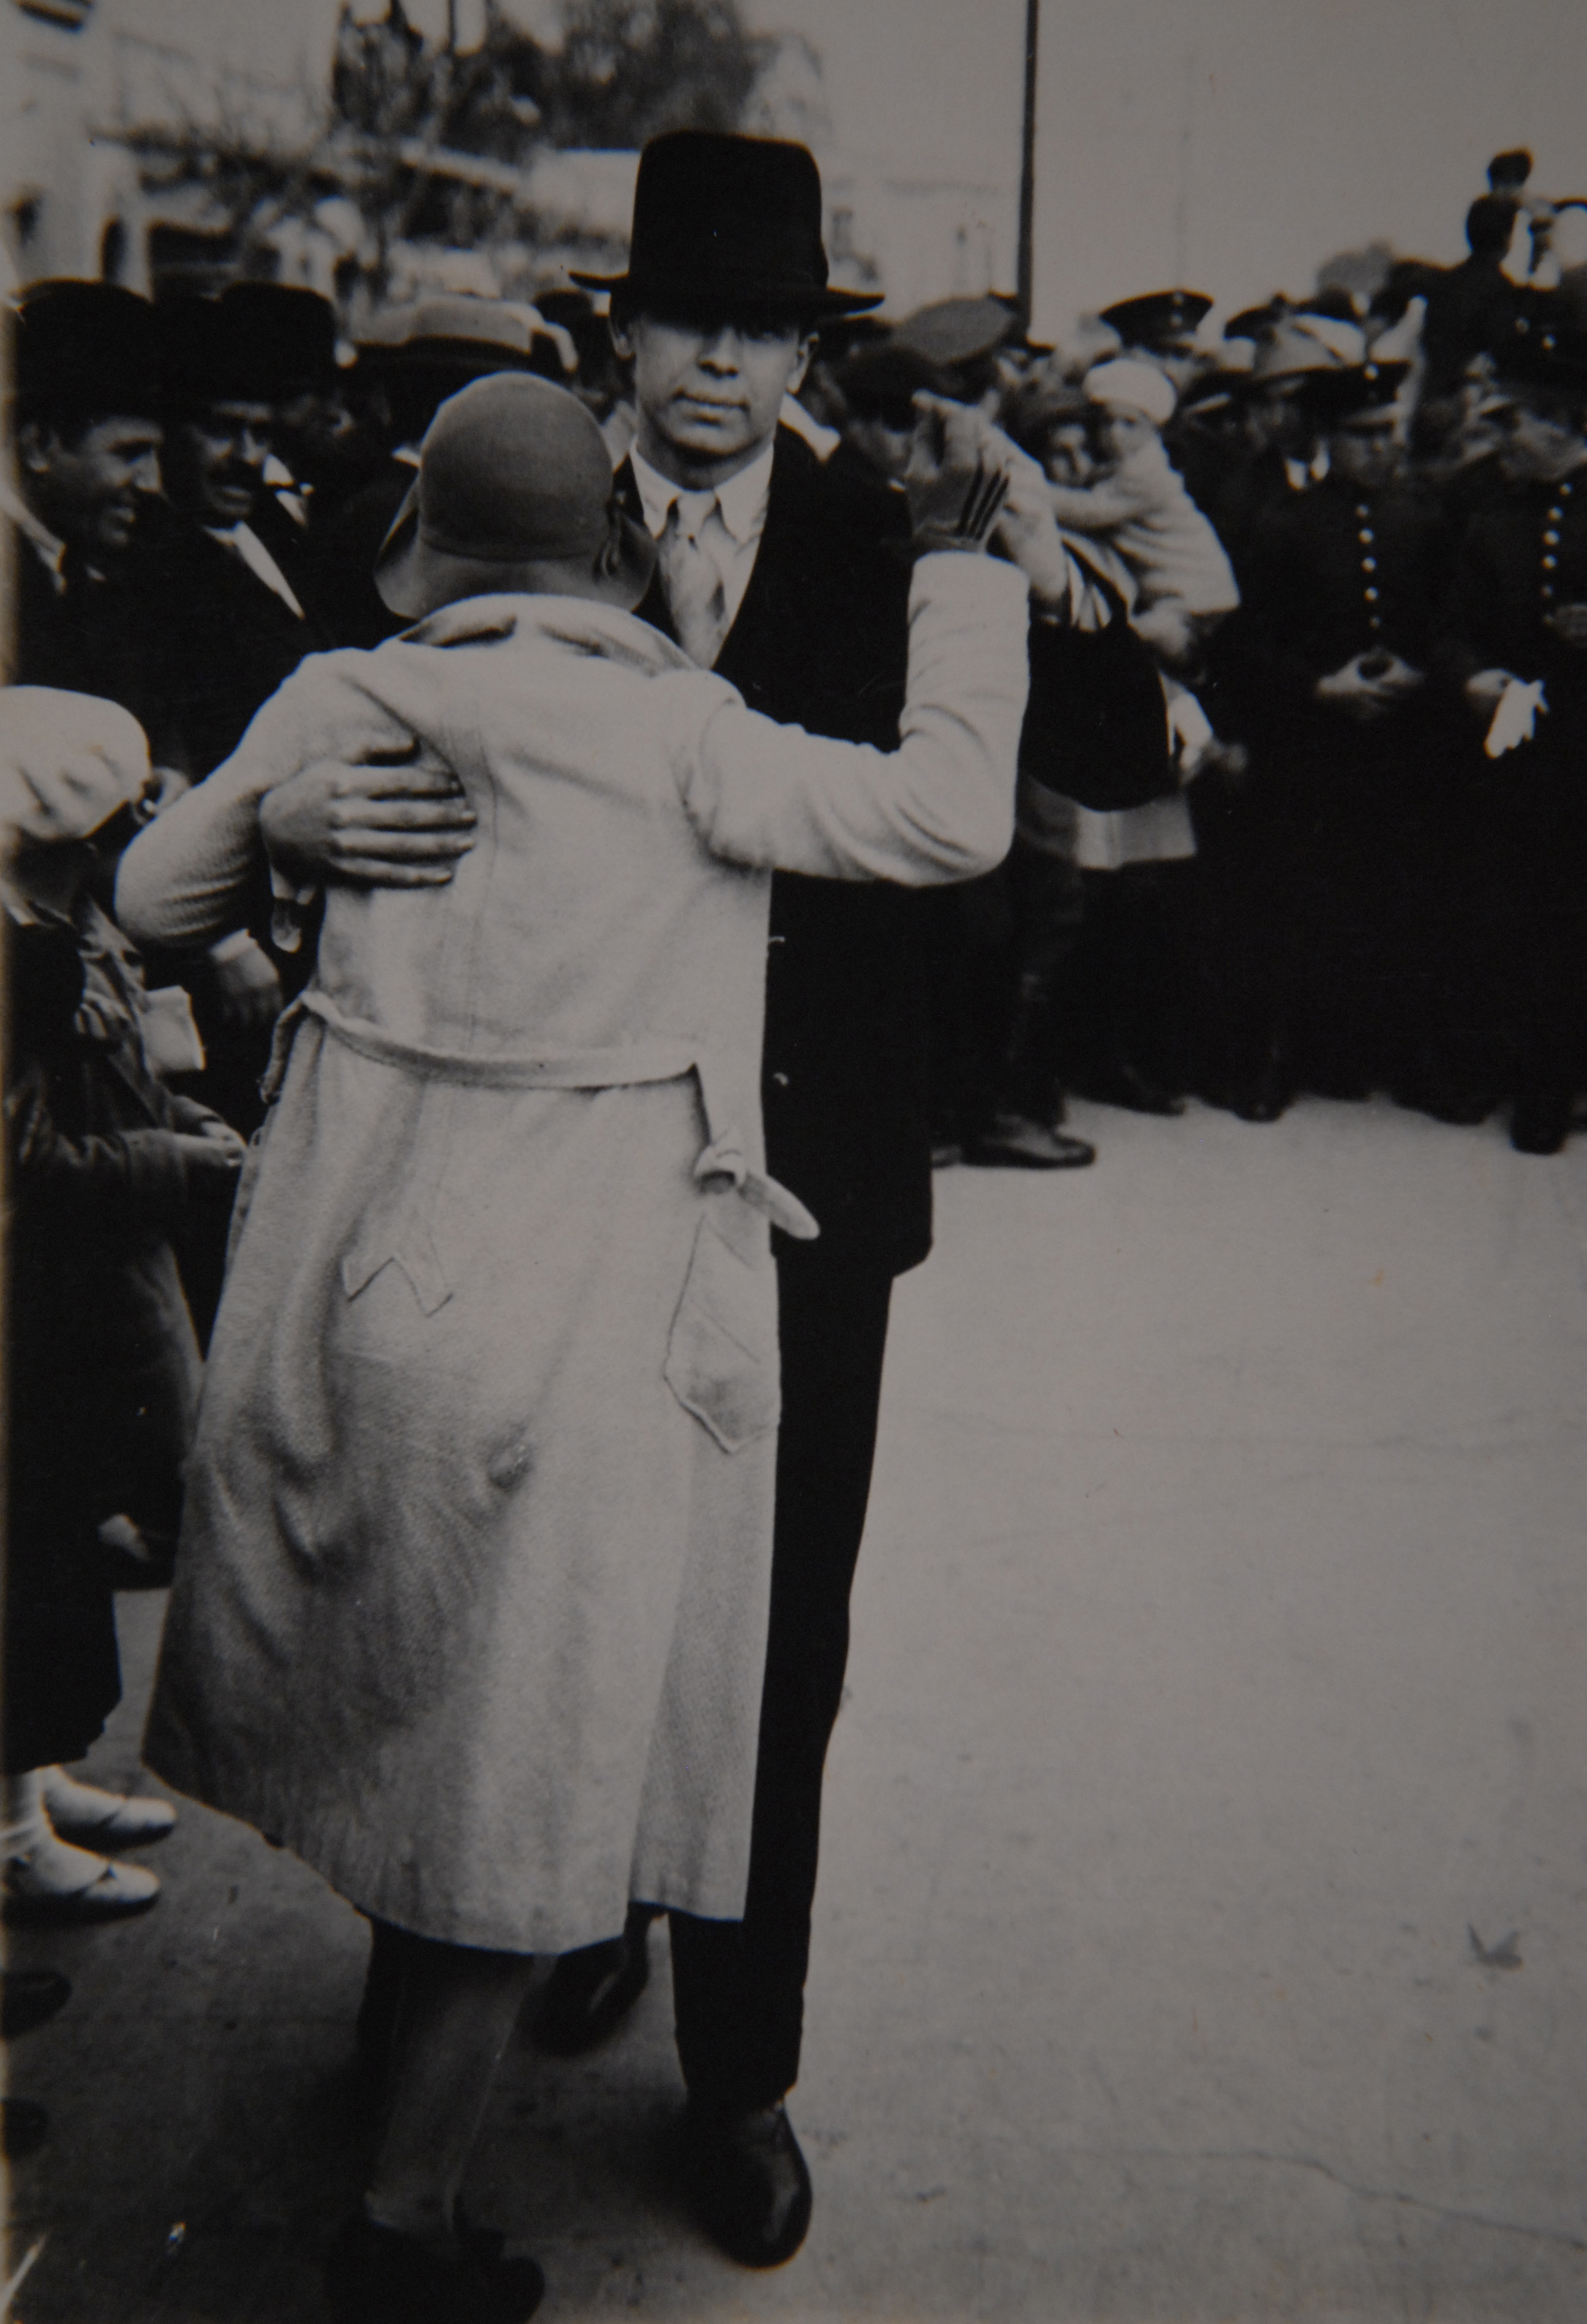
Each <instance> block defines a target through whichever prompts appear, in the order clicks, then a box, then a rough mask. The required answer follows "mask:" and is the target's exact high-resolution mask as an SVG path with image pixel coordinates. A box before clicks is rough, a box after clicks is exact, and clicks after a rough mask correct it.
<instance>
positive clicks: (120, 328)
mask: <svg viewBox="0 0 1587 2324" xmlns="http://www.w3.org/2000/svg"><path fill="white" fill-rule="evenodd" d="M10 336H11V377H12V383H13V388H12V393H13V403H12V415H11V417H12V428H11V433H12V452H13V459H14V475H15V484H14V489H13V488H12V487H9V486H7V487H5V489H4V499H5V512H6V516H7V518H8V521H9V529H10V533H11V540H10V552H9V557H8V560H7V568H6V569H7V571H8V572H9V574H10V576H11V588H12V622H13V633H12V638H11V641H10V650H9V653H8V657H7V667H8V668H9V669H10V671H11V674H12V677H13V678H14V682H15V683H17V684H20V685H28V686H51V687H64V688H66V689H67V690H68V691H69V692H73V693H80V694H98V695H104V696H106V697H107V698H108V699H109V700H112V701H115V702H119V703H120V704H121V705H122V706H123V708H124V709H127V710H130V711H131V712H132V713H133V715H134V717H137V718H140V719H146V717H147V715H148V713H149V710H150V707H151V703H150V700H149V698H148V697H149V696H150V683H149V675H148V671H147V669H146V662H145V657H144V655H143V651H142V650H141V624H140V622H139V621H138V618H137V615H138V596H137V593H136V591H135V590H130V589H129V588H128V587H127V586H125V579H126V568H127V564H128V559H129V555H130V552H131V551H132V549H133V545H134V541H135V540H136V539H137V538H138V535H139V532H140V530H141V529H142V528H143V526H144V525H145V524H146V522H147V519H148V516H149V513H150V512H151V510H152V508H153V506H154V503H155V502H156V500H157V498H158V495H159V492H160V443H161V427H160V409H161V405H160V383H159V371H158V364H157V362H156V355H155V341H154V316H153V310H152V308H151V307H150V305H149V303H148V301H147V300H144V299H140V298H139V297H138V296H137V295H136V293H135V292H134V291H124V290H122V289H120V288H119V287H117V286H116V285H115V284H112V283H107V282H78V281H54V282H42V283H38V284H35V285H34V287H33V288H32V290H31V291H29V292H28V293H27V294H26V296H25V297H24V299H23V301H22V302H21V305H20V308H19V309H17V311H16V312H15V313H14V316H13V317H12V318H11V332H10Z"/></svg>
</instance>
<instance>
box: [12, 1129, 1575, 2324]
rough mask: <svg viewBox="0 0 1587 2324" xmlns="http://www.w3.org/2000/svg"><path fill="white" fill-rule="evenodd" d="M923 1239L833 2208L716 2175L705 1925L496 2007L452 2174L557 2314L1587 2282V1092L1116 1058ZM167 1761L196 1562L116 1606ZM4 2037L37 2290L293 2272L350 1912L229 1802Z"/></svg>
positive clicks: (1402, 2308) (854, 1683) (820, 2002)
mask: <svg viewBox="0 0 1587 2324" xmlns="http://www.w3.org/2000/svg"><path fill="white" fill-rule="evenodd" d="M1075 1127H1076V1128H1078V1129H1080V1130H1083V1131H1084V1132H1085V1133H1086V1134H1088V1135H1091V1136H1093V1137H1094V1138H1095V1139H1097V1140H1098V1142H1099V1144H1100V1146H1101V1148H1102V1157H1101V1159H1100V1161H1099V1163H1098V1165H1097V1167H1096V1168H1095V1169H1094V1170H1093V1171H1091V1172H1089V1173H1083V1174H1079V1175H1077V1176H1060V1177H1057V1178H1052V1179H1049V1178H1044V1177H1041V1176H1024V1175H1020V1174H992V1173H984V1172H973V1171H969V1170H964V1169H960V1170H955V1171H953V1172H950V1173H947V1174H945V1175H944V1176H942V1177H940V1178H939V1180H938V1182H937V1193H938V1250H937V1256H936V1258H935V1259H933V1260H932V1262H931V1264H930V1265H929V1266H928V1267H927V1268H926V1269H924V1270H923V1271H922V1272H921V1273H920V1274H918V1276H915V1277H910V1278H909V1279H908V1280H907V1281H906V1282H905V1283H904V1284H903V1285H902V1286H900V1293H899V1299H898V1305H897V1308H896V1311H895V1312H896V1328H895V1335H894V1344H893V1351H892V1354H891V1357H890V1373H889V1380H888V1390H887V1399H886V1407H885V1417H884V1428H883V1442H882V1448H881V1462H880V1468H879V1473H878V1480H877V1489H876V1494H875V1498H874V1501H873V1505H872V1526H871V1530H870V1533H869V1535H868V1536H867V1545H866V1549H865V1553H864V1555H863V1559H862V1563H861V1581H860V1585H859V1589H858V1592H857V1597H856V1603H855V1644H854V1650H853V1659H852V1663H851V1669H850V1690H849V1699H848V1701H847V1704H846V1707H845V1710H844V1715H843V1717H842V1719H841V1720H840V1722H839V1727H838V1732H837V1737H836V1740H835V1745H834V1750H833V1757H832V1761H831V1768H830V1776H829V1784H828V1817H827V1827H826V1846H825V1855H824V1863H823V1874H822V1882H823V1886H822V1894H821V1897H820V1901H819V1910H818V1916H817V1933H816V1965H815V1969H814V1973H813V1978H812V1985H811V1989H810V1996H809V2017H810V2030H809V2036H808V2040H807V2052H806V2064H805V2072H804V2076H803V2080H802V2081H801V2084H800V2087H799V2089H798V2091H797V2092H796V2093H795V2096H794V2098H793V2101H792V2112H793V2115H794V2119H795V2121H796V2124H797V2125H798V2128H799V2131H800V2134H801V2135H802V2137H803V2138H804V2140H805V2143H806V2145H807V2151H808V2153H809V2155H810V2159H811V2163H812V2167H813V2170H814V2172H815V2175H816V2186H817V2207H816V2217H815V2224H814V2227H813V2229H812V2232H811V2236H810V2239H809V2242H808V2244H807V2246H806V2248H805V2250H804V2251H803V2253H801V2254H800V2255H799V2256H798V2259H796V2260H795V2262H794V2263H793V2264H791V2265H790V2266H789V2267H788V2268H786V2269H784V2270H781V2271H780V2272H778V2273H774V2274H770V2275H767V2276H764V2277H760V2276H753V2275H749V2274H746V2273H743V2272H741V2271H739V2270H737V2269H735V2268H734V2267H733V2266H732V2265H731V2264H729V2263H727V2262H726V2261H724V2260H723V2259H721V2258H719V2257H718V2256H717V2255H716V2254H715V2251H714V2249H713V2248H712V2247H711V2246H708V2245H707V2244H706V2242H705V2241H704V2240H703V2239H702V2238H701V2237H700V2236H698V2235H697V2233H696V2232H695V2231H694V2229H693V2228H692V2227H690V2226H689V2224H688V2222H687V2218H685V2216H684V2215H683V2213H682V2211H681V2209H680V2207H679V2203H678V2194H677V2190H676V2187H675V2184H674V2181H673V2177H672V2164H671V2152H672V2148H671V2139H672V2133H673V2130H674V2126H675V2125H676V2122H677V2119H678V2110H679V2107H680V2102H681V2090H680V2085H679V2082H678V2075H677V2069H676V2065H675V2062H674V2059H673V2055H672V2051H671V2045H670V2038H669V1994H668V1988H667V1976H666V1967H665V1961H666V1947H665V1940H664V1937H663V1934H662V1932H660V1930H658V1931H657V1932H655V1933H654V1934H653V1936H652V1953H653V1960H654V1963H655V1969H656V1974H655V1976H654V1977H653V1978H652V1982H651V1986H650V1991H649V1992H648V1993H647V1995H646V1996H645V1997H644V2000H643V2002H642V2003H641V2006H640V2009H639V2011H638V2012H637V2014H636V2019H635V2022H634V2024H633V2025H632V2029H631V2031H630V2032H629V2033H628V2034H627V2035H626V2036H625V2037H623V2038H622V2039H620V2040H619V2041H618V2042H617V2043H614V2044H613V2045H612V2046H611V2047H610V2048H609V2049H608V2050H606V2051H604V2052H601V2053H599V2054H598V2055H596V2056H595V2057H594V2058H592V2059H590V2060H587V2061H582V2062H576V2063H574V2064H572V2065H560V2064H552V2063H549V2062H548V2061H542V2060H540V2059H538V2058H537V2057H536V2056H535V2055H534V2054H533V2053H532V2052H531V2051H530V2050H529V2049H528V2048H527V2046H523V2047H521V2048H519V2049H517V2050H515V2052H514V2053H513V2055H512V2059H511V2061H510V2064H509V2069H508V2070H507V2072H506V2073H505V2075H504V2077H503V2084H502V2087H501V2089H500V2090H499V2092H498V2096H497V2098H496V2101H495V2103H494V2111H493V2116H492V2119H491V2123H490V2126H489V2128H488V2131H487V2135H486V2138H485V2140H484V2143H483V2144H482V2148H481V2152H480V2154H479V2157H478V2163H477V2168H476V2172H475V2181H474V2182H473V2184H472V2185H471V2188H470V2202H471V2207H472V2209H474V2211H475V2214H476V2215H478V2216H481V2217H484V2218H492V2219H494V2220H495V2221H496V2223H497V2224H499V2225H501V2226H503V2227H507V2228H509V2229H510V2230H512V2233H513V2234H514V2235H515V2236H521V2237H522V2238H523V2240H524V2241H525V2242H526V2243H527V2244H528V2245H529V2246H530V2247H531V2248H532V2249H533V2250H535V2251H536V2252H537V2253H538V2254H539V2255H540V2257H541V2259H542V2261H543V2262H544V2264H545V2265H546V2269H547V2273H548V2276H549V2282H550V2290H549V2294H548V2298H547V2302H546V2306H545V2309H544V2310H543V2311H542V2313H543V2314H544V2315H545V2316H546V2317H547V2318H548V2319H552V2324H560V2319H568V2324H574V2319H595V2318H609V2317H616V2316H641V2317H650V2318H656V2319H663V2318H665V2319H707V2324H719V2319H720V2324H726V2319H754V2318H761V2317H767V2318H780V2319H798V2324H817V2319H819V2324H828V2319H831V2320H832V2324H836V2319H898V2324H914V2319H928V2318H929V2319H937V2318H941V2319H1003V2318H1008V2319H1022V2324H1023V2319H1029V2324H1103V2319H1107V2324H1279V2319H1292V2318H1293V2319H1306V2324H1345V2319H1351V2324H1357V2319H1360V2324H1369V2320H1370V2324H1379V2319H1382V2324H1390V2319H1392V2324H1478V2319H1514V2324H1555V2319H1560V2320H1561V2324H1564V2320H1565V2319H1580V2318H1581V2317H1582V2315H1583V2314H1587V1748H1584V1745H1587V1685H1584V1683H1583V1655H1584V1651H1587V1579H1584V1569H1583V1560H1582V1532H1583V1526H1582V1509H1583V1506H1584V1503H1587V1491H1584V1486H1587V1476H1584V1467H1587V1462H1584V1452H1583V1431H1582V1413H1583V1406H1584V1403H1587V1135H1583V1136H1582V1137H1580V1138H1578V1139H1577V1140H1576V1141H1575V1143H1574V1145H1573V1148H1571V1150H1570V1151H1569V1152H1568V1153H1567V1154H1566V1155H1565V1156H1564V1157H1561V1158H1558V1159H1555V1160H1538V1159H1531V1158H1526V1157H1519V1156H1516V1155H1514V1154H1512V1153H1511V1152H1510V1150H1509V1147H1508V1145H1507V1143H1506V1141H1505V1139H1504V1135H1503V1131H1502V1130H1501V1129H1500V1128H1499V1125H1497V1124H1493V1125H1490V1126H1489V1127H1488V1128H1486V1129H1483V1130H1451V1129H1445V1128H1441V1127H1439V1126H1437V1125H1435V1124H1434V1123H1432V1122H1428V1121H1425V1120H1421V1119H1419V1118H1417V1117H1415V1116H1412V1115H1407V1114H1404V1113H1398V1112H1396V1111H1393V1110H1392V1109H1390V1108H1389V1107H1388V1106H1386V1105H1384V1106H1373V1107H1346V1106H1342V1105H1329V1104H1324V1103H1321V1102H1313V1103H1309V1104H1307V1105H1304V1106H1302V1107H1300V1108H1298V1109H1296V1111H1294V1112H1293V1113H1291V1114H1290V1115H1289V1116H1287V1118H1286V1119H1285V1120H1283V1121H1282V1122H1280V1123H1278V1124H1277V1125H1275V1126H1272V1127H1267V1128H1257V1127H1251V1126H1249V1125H1245V1124H1242V1123H1240V1122H1237V1121H1234V1120H1232V1119H1230V1118H1228V1117H1225V1116H1223V1115H1218V1114H1213V1113H1211V1112H1207V1111H1199V1110H1198V1111H1194V1112H1193V1113H1192V1114H1191V1115H1190V1116H1189V1117H1188V1118H1187V1119H1186V1120H1184V1121H1181V1122H1164V1121H1155V1120H1139V1119H1136V1118H1134V1117H1130V1116H1127V1115H1123V1114H1121V1113H1117V1112H1112V1111H1103V1110H1101V1109H1095V1110H1077V1119H1076V1123H1075ZM121 1608H122V1617H123V1636H124V1645H125V1660H126V1664H127V1672H128V1682H129V1698H130V1699H129V1701H128V1702H127V1704H125V1705H124V1708H123V1711H122V1712H121V1713H120V1714H119V1715H118V1718H117V1720H116V1722H115V1727H114V1729H113V1730H112V1732H111V1734H110V1735H109V1736H108V1737H107V1738H106V1741H105V1742H104V1743H103V1744H102V1745H101V1747H100V1748H99V1749H98V1750H97V1753H96V1755H95V1757H94V1759H93V1761H92V1762H91V1763H90V1769H91V1771H92V1772H95V1773H97V1775H99V1776H100V1777H101V1778H102V1779H103V1778H106V1777H110V1778H114V1779H116V1780H121V1779H124V1778H130V1777H132V1775H134V1769H135V1764H136V1747H137V1729H138V1717H139V1714H140V1712H141V1709H142V1698H143V1692H144V1691H145V1689H146V1686H147V1681H148V1674H149V1669H150V1665H151V1660H152V1650H153V1644H154V1637H155V1632H156V1628H157V1624H158V1620H159V1616H160V1612H161V1601H160V1600H158V1599H155V1598H150V1597H141V1598H138V1597H127V1598H124V1599H123V1600H121ZM147 1860H148V1861H149V1862H150V1863H151V1864H152V1865H155V1866H157V1867H158V1868H159V1870H160V1871H161V1874H162V1876H163V1877H164V1879H165V1882H166V1890H165V1894H164V1895H163V1897H162V1899H161V1903H160V1904H159V1906H158V1907H157V1908H156V1910H155V1911H154V1913H153V1914H151V1915H149V1916H148V1917H146V1918H145V1919H143V1920H142V1921H139V1922H134V1923H125V1924H123V1925H121V1926H118V1927H113V1928H106V1929H102V1930H98V1931H93V1932H88V1931H84V1932H71V1933H69V1934H62V1935H52V1936H44V1935H42V1934H35V1933H30V1934H28V1935H27V1936H26V1937H25V1938H23V1939H19V1940H18V1941H17V1942H16V1944H15V1946H14V1959H16V1960H22V1961H42V1960H51V1961H55V1962H58V1963H60V1965H61V1966H62V1967H64V1968H66V1969H68V1970H69V1974H70V1975H71V1976H72V1978H74V1980H75V1981H76V1987H77V1990H76V1995H75V1998H74V2000H73V2003H72V2005H71V2006H70V2007H69V2010H68V2011H67V2012H66V2013H65V2014H64V2015H62V2016H61V2017H60V2018H59V2019H58V2020H56V2021H55V2023H54V2024H51V2026H49V2027H48V2028H46V2029H44V2030H43V2031H42V2032H40V2033H35V2034H33V2035H32V2036H30V2037H29V2038H28V2039H27V2040H26V2041H25V2043H19V2044H18V2045H17V2046H16V2047H15V2049H14V2052H12V2053H11V2067H12V2072H13V2088H14V2089H15V2090H16V2091H17V2092H18V2093H19V2094H22V2095H25V2096H29V2097H36V2098H42V2099H44V2100H45V2101H46V2102H47V2104H48V2105H49V2107H50V2108H51V2118H52V2127H51V2139H50V2143H49V2144H48V2146H47V2147H46V2148H45V2149H44V2151H43V2152H42V2153H41V2154H40V2155H39V2156H38V2157H37V2158H36V2159H35V2160H33V2161H32V2162H29V2163H25V2164H23V2165H22V2166H21V2167H20V2168H19V2170H18V2171H17V2172H16V2175H15V2183H14V2198H15V2204H16V2208H17V2211H18V2214H19V2218H18V2224H17V2227H16V2229H15V2233H14V2240H13V2247H12V2266H13V2268H14V2267H15V2266H16V2265H18V2264H20V2263H21V2261H22V2260H23V2257H24V2256H25V2255H26V2254H27V2253H28V2252H29V2251H30V2250H32V2248H33V2247H34V2246H36V2244H37V2243H38V2241H39V2239H40V2238H41V2237H42V2238H44V2239H45V2240H44V2245H43V2249H42V2255H41V2256H40V2257H39V2258H38V2260H37V2263H36V2264H35V2265H34V2267H33V2268H32V2272H31V2273H30V2274H29V2276H28V2278H27V2280H26V2282H25V2283H24V2284H23V2287H22V2289H21V2290H20V2292H18V2293H17V2295H16V2300H15V2303H14V2313H15V2314H16V2315H17V2316H19V2317H21V2318H22V2319H23V2324H156V2319H158V2324H309V2319H319V2324H323V2313H324V2311H323V2310H322V2308H321V2306H320V2304H319V2298H318V2278H317V2273H316V2263H317V2255H318V2250H319V2248H320V2247H321V2246H322V2245H323V2243H324V2241H325V2240H326V2238H327V2236H328V2234H329V2232H330V2229H331V2227H332V2226H333V2225H334V2222H335V2221H336V2219H337V2217H338V2216H339V2214H340V2212H341V2210H342V2209H344V2207H345V2206H346V2202H347V2200H348V2199H349V2195H350V2192H351V2190H352V2189H353V2187H354V2186H355V2183H356V2169H357V2154H356V2145H355V2131H354V2128H353V2126H352V2118H351V2112H350V2092H349V2085H348V2074H347V2069H348V2061H349V2052H350V2034H351V2021H352V2015H353V2011H354V2007H355V2002H356V1998H357V1993H358V1987H359V1982H360V1978H361V1974H362V1967H363V1943H362V1924H361V1923H358V1922H357V1920H356V1919H355V1916H354V1914H352V1913H351V1912H350V1911H348V1910H347V1909H346V1907H345V1906H343V1905H342V1904H339V1903H338V1902H337V1900H336V1899H335V1898H334V1897H332V1896H331V1895H328V1892H326V1891H325V1890H324V1889H323V1888H322V1887H321V1886H320V1885H319V1883H318V1881H317V1880H316V1879H315V1878H314V1877H312V1876H310V1875H309V1874H308V1873H307V1872H305V1871H304V1870H303V1869H302V1868H301V1867H299V1866H298V1865H296V1864H295V1863H293V1862H292V1861H291V1860H289V1859H286V1858H281V1857H280V1856H276V1855H272V1853H271V1851H270V1850H269V1849H267V1848H265V1846H264V1845H263V1842H261V1841H260V1840H257V1839H256V1838H254V1836H253V1835H252V1834H250V1833H249V1832H247V1831H244V1830H242V1829H241V1828H239V1827H236V1826H234V1825H229V1824H226V1823H224V1822H222V1821H220V1820H218V1819H217V1818H214V1817H212V1816H209V1815H208V1814H206V1813H205V1812H203V1811H201V1810H198V1809H196V1808H187V1809H184V1811H183V1815H182V1821H181V1824H180V1829H179V1831H178V1832H177V1833H176V1835H175V1836H174V1837H173V1839H172V1840H170V1841H169V1842H167V1843H166V1844H165V1845H164V1846H163V1847H162V1848H161V1849H159V1850H158V1851H150V1853H149V1856H148V1859H147Z"/></svg>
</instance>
